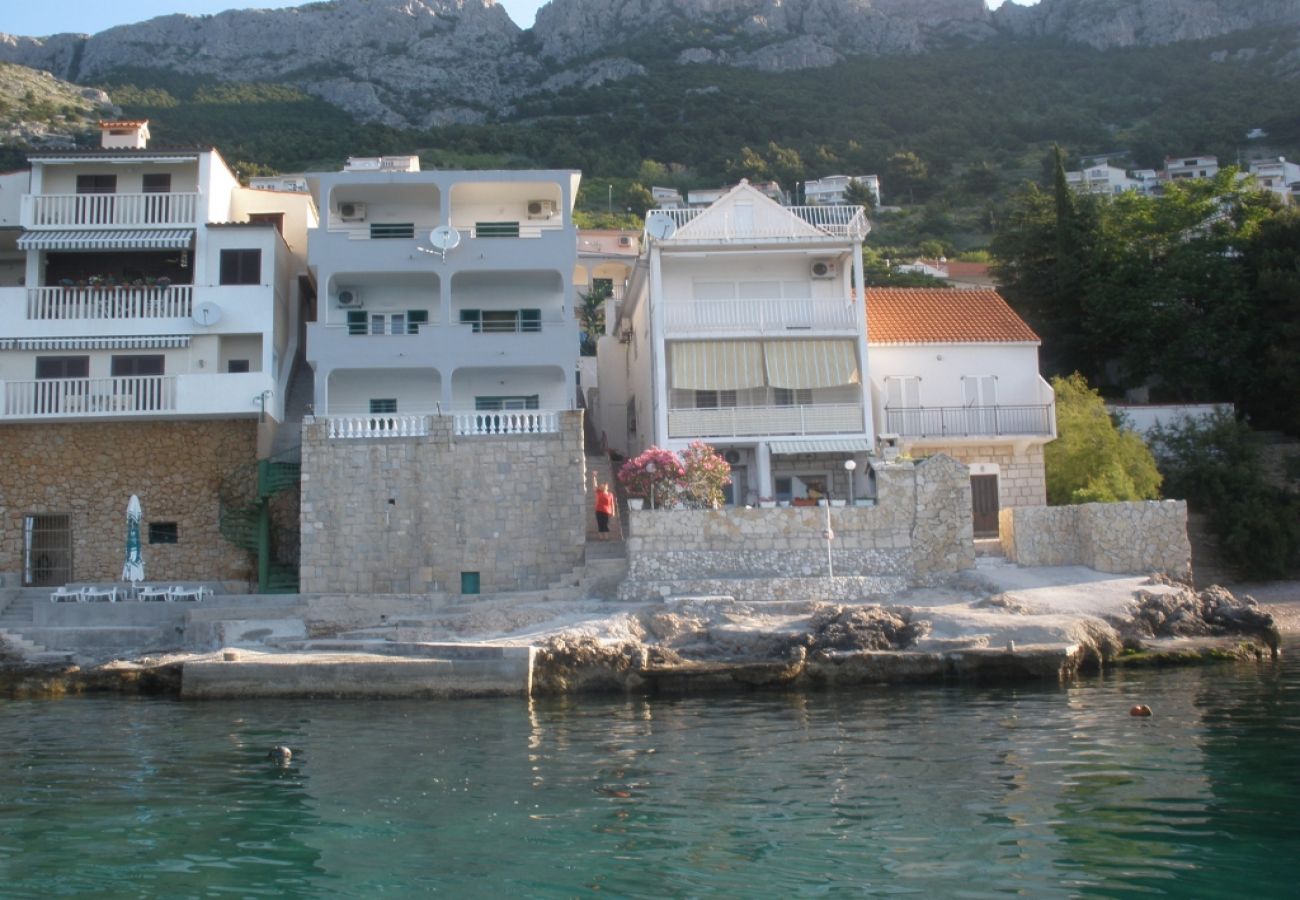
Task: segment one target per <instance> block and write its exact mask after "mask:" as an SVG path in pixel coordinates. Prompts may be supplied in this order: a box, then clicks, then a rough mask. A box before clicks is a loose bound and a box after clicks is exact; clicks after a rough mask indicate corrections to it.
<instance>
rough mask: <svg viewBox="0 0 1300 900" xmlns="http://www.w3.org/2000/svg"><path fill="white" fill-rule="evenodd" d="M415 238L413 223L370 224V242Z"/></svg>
mask: <svg viewBox="0 0 1300 900" xmlns="http://www.w3.org/2000/svg"><path fill="white" fill-rule="evenodd" d="M413 237H415V223H414V222H371V223H370V238H371V240H377V241H382V240H392V239H396V238H413Z"/></svg>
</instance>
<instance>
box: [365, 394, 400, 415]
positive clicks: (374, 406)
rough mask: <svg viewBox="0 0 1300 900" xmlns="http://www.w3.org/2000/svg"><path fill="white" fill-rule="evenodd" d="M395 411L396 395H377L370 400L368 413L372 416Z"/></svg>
mask: <svg viewBox="0 0 1300 900" xmlns="http://www.w3.org/2000/svg"><path fill="white" fill-rule="evenodd" d="M395 412H397V398H396V397H377V398H371V400H370V414H371V415H372V416H382V415H386V414H388V413H395Z"/></svg>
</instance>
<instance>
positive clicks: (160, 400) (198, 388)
mask: <svg viewBox="0 0 1300 900" xmlns="http://www.w3.org/2000/svg"><path fill="white" fill-rule="evenodd" d="M0 387H2V388H3V404H4V405H3V407H2V408H0V419H5V420H23V419H38V420H46V419H51V420H75V419H112V418H127V419H130V418H137V419H138V418H153V417H157V416H165V417H168V418H175V417H178V416H188V417H212V418H217V417H221V418H229V417H251V416H256V415H258V413H259V412H260V411H261V409H262V403H263V402H264V400H265V398H269V397H271V395H272V393H273V391H274V387H275V385H274V379H273V378H272V377H271V375H270V374H269V373H266V372H239V373H212V374H208V373H203V374H198V373H193V374H186V375H135V376H124V377H116V378H113V377H108V378H48V379H37V380H33V381H8V382H0ZM267 411H268V413H270V412H272V409H271V406H270V405H268V406H267Z"/></svg>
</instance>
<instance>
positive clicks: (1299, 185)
mask: <svg viewBox="0 0 1300 900" xmlns="http://www.w3.org/2000/svg"><path fill="white" fill-rule="evenodd" d="M1250 174H1252V175H1254V176H1255V183H1256V184H1257V185H1258V186H1259V187H1260V188H1261V189H1262V190H1266V191H1271V192H1273V193H1274V194H1277V195H1278V196H1279V197H1281V198H1282V200H1283V201H1285V202H1287V203H1290V202H1292V200H1293V198H1294V197H1295V195H1296V193H1297V192H1300V165H1297V164H1296V163H1293V162H1288V161H1287V160H1286V158H1285V157H1282V156H1279V157H1277V158H1276V159H1260V160H1256V161H1255V162H1253V163H1251V164H1250Z"/></svg>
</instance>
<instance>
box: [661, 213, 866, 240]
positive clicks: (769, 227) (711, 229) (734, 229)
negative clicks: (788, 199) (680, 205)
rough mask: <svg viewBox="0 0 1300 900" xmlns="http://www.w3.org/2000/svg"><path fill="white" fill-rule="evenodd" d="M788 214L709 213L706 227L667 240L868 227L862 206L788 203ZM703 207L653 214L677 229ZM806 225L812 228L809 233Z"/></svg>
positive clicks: (845, 234) (786, 235) (844, 232)
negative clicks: (734, 215)
mask: <svg viewBox="0 0 1300 900" xmlns="http://www.w3.org/2000/svg"><path fill="white" fill-rule="evenodd" d="M785 211H786V212H788V213H790V216H789V217H787V216H776V215H765V216H755V215H754V214H753V213H752V212H750V213H749V214H748V215H747V216H746V217H745V219H744V220H743V221H741V220H737V219H736V218H734V217H732V216H731V215H730V214H721V215H718V214H714V215H712V216H710V220H711V224H710V225H709V226H708V227H707V228H706V227H703V225H702V224H697V225H695V226H694V227H692V228H691V229H690V232H689V233H688V234H685V235H673V237H672V238H670V240H719V239H721V240H730V239H732V238H746V239H748V238H760V239H761V238H770V239H785V240H790V239H809V238H815V237H817V233H820V235H821V236H823V237H828V238H854V239H858V238H863V237H866V235H867V232H868V231H870V230H871V225H870V223H869V222H868V221H867V214H866V212H865V211H864V210H863V208H862V207H861V206H787V207H785ZM703 212H705V210H703V209H656V210H654V212H653V215H654V216H657V217H666V218H668V219H671V220H672V222H673V224H674V225H676V226H677V227H678V228H679V229H680V228H683V227H684V226H686V225H688V224H691V223H692V222H693V221H694V220H695V219H696V218H697V217H699V216H700V214H701V213H703ZM808 225H811V226H812V227H813V228H814V229H815V232H814V233H811V234H810V233H809V229H808V228H807V226H808Z"/></svg>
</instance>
